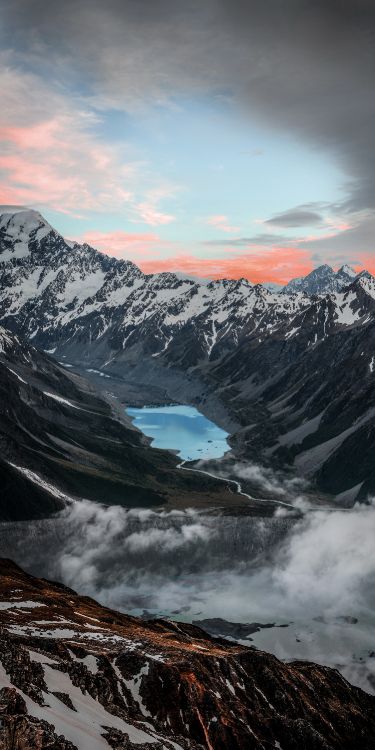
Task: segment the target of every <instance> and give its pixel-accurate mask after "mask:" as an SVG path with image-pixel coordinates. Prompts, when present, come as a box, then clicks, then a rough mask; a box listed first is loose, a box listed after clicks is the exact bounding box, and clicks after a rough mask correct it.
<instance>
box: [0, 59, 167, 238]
mask: <svg viewBox="0 0 375 750" xmlns="http://www.w3.org/2000/svg"><path fill="white" fill-rule="evenodd" d="M6 60H7V56H6V55H5V56H4V55H3V62H6ZM0 87H1V91H2V99H3V107H2V108H1V112H0V142H1V143H2V153H1V155H0V201H1V203H7V204H8V203H14V204H28V205H34V206H38V207H40V208H50V209H53V210H57V211H62V212H65V213H70V214H73V215H82V213H85V212H86V213H87V212H95V213H103V212H106V213H113V212H116V211H117V212H121V213H122V214H125V216H127V218H128V221H133V222H137V223H143V224H147V225H149V226H158V225H161V224H167V223H169V222H171V221H173V220H174V217H173V216H172V215H171V214H169V213H165V212H163V211H162V210H160V204H161V203H163V201H164V200H165V199H167V198H172V197H173V196H174V194H175V192H176V190H177V187H175V186H173V185H168V186H166V185H164V184H163V183H162V181H161V180H160V179H159V178H158V176H157V175H153V174H152V173H151V172H150V169H149V167H148V166H147V165H146V164H141V163H140V162H139V161H136V160H135V159H134V157H133V158H132V159H131V158H130V157H129V155H128V148H127V146H126V144H125V145H120V143H118V142H117V143H109V142H108V141H104V140H103V139H102V138H100V136H99V135H98V132H97V130H98V127H99V126H100V125H101V116H98V114H97V113H95V112H93V110H92V109H90V108H89V107H88V106H85V105H84V103H83V102H82V100H77V99H75V98H74V97H73V96H72V95H68V94H67V93H66V92H62V91H60V90H58V87H56V86H53V85H51V83H49V82H48V81H44V80H43V79H42V78H41V77H40V76H39V75H37V74H33V73H27V72H25V71H22V70H19V69H16V68H14V67H11V66H9V65H8V66H6V65H4V67H3V68H2V70H1V72H0ZM25 122H26V124H25Z"/></svg>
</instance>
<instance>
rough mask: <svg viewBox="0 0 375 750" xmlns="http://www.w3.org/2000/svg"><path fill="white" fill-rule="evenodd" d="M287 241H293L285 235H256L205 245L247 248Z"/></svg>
mask: <svg viewBox="0 0 375 750" xmlns="http://www.w3.org/2000/svg"><path fill="white" fill-rule="evenodd" d="M286 241H292V238H288V237H286V236H285V234H271V233H269V234H267V233H266V232H264V233H263V234H254V235H253V236H252V237H235V238H234V239H231V238H230V237H227V238H226V239H224V240H223V239H218V240H206V241H205V242H203V243H202V244H203V245H212V246H213V247H247V245H279V244H285V242H286Z"/></svg>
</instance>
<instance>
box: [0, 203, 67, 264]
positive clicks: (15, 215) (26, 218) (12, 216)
mask: <svg viewBox="0 0 375 750" xmlns="http://www.w3.org/2000/svg"><path fill="white" fill-rule="evenodd" d="M53 231H54V230H53V229H52V227H51V225H50V224H48V222H47V221H46V220H45V219H44V218H43V216H42V215H41V214H40V213H39V211H34V210H33V209H30V208H25V207H23V206H18V207H15V206H0V263H4V262H6V261H9V260H11V259H13V258H14V259H16V258H25V257H26V256H27V255H28V254H29V252H30V250H31V249H32V245H33V243H39V242H40V241H41V240H42V239H44V238H45V237H46V236H47V235H48V234H50V232H53Z"/></svg>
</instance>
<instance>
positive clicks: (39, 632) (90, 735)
mask: <svg viewBox="0 0 375 750" xmlns="http://www.w3.org/2000/svg"><path fill="white" fill-rule="evenodd" d="M0 576H1V577H0V623H1V635H0V718H1V726H0V750H11V749H12V750H31V749H33V750H39V748H40V750H42V749H43V750H47V748H48V750H74V748H77V749H78V750H105V748H113V749H114V750H125V749H126V750H130V749H131V748H138V750H146V749H147V750H149V749H150V750H151V749H152V750H203V749H205V750H232V749H233V750H252V749H254V750H270V749H271V748H282V750H303V749H304V748H306V750H359V748H360V750H372V748H373V747H374V744H373V739H374V737H375V710H374V709H375V698H374V697H372V696H370V695H367V694H366V693H364V692H363V691H362V690H360V689H359V688H356V687H353V686H351V685H350V684H349V683H348V682H346V680H345V679H344V678H343V677H342V676H341V675H340V674H339V673H338V672H336V671H335V670H333V669H328V668H325V667H322V666H317V665H315V664H310V663H307V662H294V663H292V664H284V663H282V662H280V661H279V660H278V659H276V658H275V657H274V656H271V655H269V654H266V653H263V652H261V651H257V650H256V649H252V648H245V647H243V646H240V645H238V644H234V643H230V642H228V641H225V640H220V639H214V638H211V637H210V636H208V635H207V634H205V633H204V632H203V631H202V630H200V629H199V628H197V627H195V626H193V625H188V624H182V623H173V622H168V621H164V620H154V621H151V622H145V621H144V620H141V619H138V618H134V617H130V616H128V615H124V614H120V613H118V612H114V611H111V610H109V609H107V608H105V607H102V606H101V605H99V604H97V603H96V602H95V601H94V600H92V599H89V598H87V597H81V596H79V595H77V594H76V593H75V592H74V591H71V590H70V589H68V588H66V587H65V586H62V585H61V584H56V583H51V582H49V581H46V580H43V579H37V578H33V577H32V576H29V575H28V574H26V573H24V572H23V571H22V570H21V569H20V568H18V567H17V566H16V565H15V564H14V563H12V562H10V561H8V560H1V561H0Z"/></svg>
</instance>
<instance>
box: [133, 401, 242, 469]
mask: <svg viewBox="0 0 375 750" xmlns="http://www.w3.org/2000/svg"><path fill="white" fill-rule="evenodd" d="M126 412H127V414H128V415H129V416H130V417H131V418H132V419H133V422H134V425H135V426H136V427H138V429H139V430H141V432H143V434H144V435H147V437H150V438H152V446H153V447H154V448H164V449H167V450H173V451H176V452H177V454H178V456H179V457H180V458H182V459H183V460H184V461H195V460H197V459H200V458H201V459H211V458H221V457H222V456H223V455H224V454H225V453H226V452H227V451H228V450H230V447H229V445H228V442H227V437H228V433H227V432H225V431H224V430H222V429H221V428H220V427H217V425H215V424H214V422H210V420H209V419H207V418H206V417H205V416H203V414H201V413H200V412H199V411H198V410H197V409H196V408H195V407H194V406H184V405H182V404H177V405H173V406H144V407H143V408H141V409H138V408H130V407H129V408H127V409H126Z"/></svg>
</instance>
